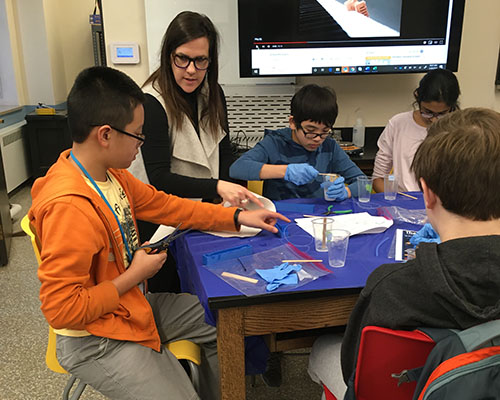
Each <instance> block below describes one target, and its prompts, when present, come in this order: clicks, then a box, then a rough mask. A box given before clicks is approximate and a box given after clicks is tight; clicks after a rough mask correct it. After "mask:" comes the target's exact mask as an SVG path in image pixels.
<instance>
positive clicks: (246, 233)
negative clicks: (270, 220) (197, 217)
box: [204, 192, 276, 237]
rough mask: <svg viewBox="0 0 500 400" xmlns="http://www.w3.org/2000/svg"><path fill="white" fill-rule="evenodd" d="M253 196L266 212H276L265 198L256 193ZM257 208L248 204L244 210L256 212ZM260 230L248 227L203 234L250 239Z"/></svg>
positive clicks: (250, 203) (270, 202) (273, 206)
mask: <svg viewBox="0 0 500 400" xmlns="http://www.w3.org/2000/svg"><path fill="white" fill-rule="evenodd" d="M252 193H253V192H252ZM254 195H255V196H256V197H257V198H258V199H259V200H260V201H261V202H262V203H263V204H264V208H265V209H266V210H269V211H276V206H275V205H274V203H273V202H272V201H271V200H269V199H268V198H267V197H264V196H261V195H260V194H257V193H254ZM224 206H225V207H228V206H229V204H224ZM258 208H259V206H258V205H256V204H254V203H252V202H248V204H247V206H246V209H247V210H249V211H251V210H257V209H258ZM261 230H262V229H259V228H250V227H249V226H242V227H241V229H240V231H239V232H229V231H220V232H209V231H204V232H205V233H209V234H211V235H214V236H219V237H251V236H255V235H257V234H258V233H259V232H260V231H261Z"/></svg>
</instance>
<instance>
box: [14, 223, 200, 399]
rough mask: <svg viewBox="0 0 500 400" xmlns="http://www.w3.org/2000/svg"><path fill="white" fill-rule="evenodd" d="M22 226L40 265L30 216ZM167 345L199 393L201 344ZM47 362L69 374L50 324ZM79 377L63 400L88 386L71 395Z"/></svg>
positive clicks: (73, 379)
mask: <svg viewBox="0 0 500 400" xmlns="http://www.w3.org/2000/svg"><path fill="white" fill-rule="evenodd" d="M21 228H22V230H23V231H24V232H25V233H26V234H27V235H28V236H29V237H30V240H31V245H32V246H33V252H34V253H35V257H36V261H37V263H38V265H40V263H41V258H40V251H39V242H38V241H37V237H36V235H35V233H34V232H33V230H32V229H31V226H30V222H29V219H28V216H27V215H25V216H24V217H23V219H22V220H21ZM165 347H166V348H167V349H168V350H170V352H171V353H172V354H173V355H174V356H175V357H176V358H177V359H178V360H186V362H187V364H188V366H189V375H190V378H191V382H192V383H193V387H194V389H195V390H196V392H197V393H200V392H199V388H200V373H199V370H198V367H199V365H200V364H201V354H200V346H199V345H197V344H196V343H193V342H191V341H189V340H178V341H175V342H171V343H168V344H166V345H165ZM45 363H46V364H47V367H48V368H49V369H50V370H51V371H54V372H58V373H61V374H68V371H66V370H65V369H64V368H63V367H61V365H60V364H59V361H57V356H56V333H55V332H54V329H53V328H52V327H51V326H50V325H49V340H48V343H47V351H46V352H45ZM77 380H78V379H77V378H76V377H75V376H73V375H70V378H69V380H68V383H67V384H66V386H65V388H64V391H63V396H62V398H63V400H78V399H79V398H80V396H81V394H82V393H83V391H84V390H85V387H86V386H87V384H86V383H84V382H82V381H79V382H78V384H77V386H76V388H75V390H74V391H73V393H72V394H71V397H69V396H70V392H71V389H72V388H73V386H74V384H75V383H76V382H77Z"/></svg>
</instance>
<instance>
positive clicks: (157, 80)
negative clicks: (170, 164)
mask: <svg viewBox="0 0 500 400" xmlns="http://www.w3.org/2000/svg"><path fill="white" fill-rule="evenodd" d="M202 37H206V38H207V39H208V44H209V58H210V66H209V67H208V70H207V75H206V77H205V79H206V80H207V82H208V89H209V90H208V99H207V101H206V102H205V103H204V104H205V106H204V107H203V109H202V110H201V120H203V119H205V118H206V119H207V123H208V126H209V127H210V128H211V131H212V132H213V133H214V134H215V133H216V132H217V130H218V128H219V127H224V126H225V120H224V118H225V117H224V107H223V103H222V96H221V91H220V89H219V84H218V78H219V62H218V58H219V50H218V47H219V34H218V33H217V30H216V29H215V26H214V25H213V23H212V21H210V19H209V18H208V17H207V16H206V15H203V14H198V13H196V12H191V11H183V12H181V13H180V14H178V15H177V16H176V17H175V18H174V19H173V20H172V22H171V23H170V25H169V26H168V28H167V31H166V32H165V35H164V36H163V42H162V47H161V57H160V67H159V68H158V69H157V70H156V71H154V72H153V73H152V74H151V75H150V77H149V78H148V79H147V80H146V82H145V83H144V85H147V84H148V83H151V84H153V85H154V86H155V87H157V88H158V89H159V91H160V93H161V96H162V97H163V100H164V101H165V106H166V107H167V108H168V110H169V112H170V116H171V118H172V119H173V121H172V125H173V126H176V127H178V128H179V127H180V125H181V123H182V114H186V115H187V116H188V117H190V118H191V111H190V107H189V105H188V103H187V102H186V100H185V99H184V98H183V96H182V94H181V93H180V91H179V89H178V85H177V83H176V82H175V78H174V74H173V71H172V54H173V52H174V51H175V49H176V48H178V47H179V46H182V45H183V44H185V43H187V42H190V41H192V40H195V39H199V38H202ZM194 118H196V116H194Z"/></svg>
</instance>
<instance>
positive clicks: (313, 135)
mask: <svg viewBox="0 0 500 400" xmlns="http://www.w3.org/2000/svg"><path fill="white" fill-rule="evenodd" d="M299 129H300V130H301V131H302V132H304V136H305V137H306V139H316V138H317V137H319V138H321V139H326V138H327V137H329V136H332V135H333V129H330V130H329V131H328V132H325V133H316V132H313V131H309V130H306V129H304V128H302V124H299Z"/></svg>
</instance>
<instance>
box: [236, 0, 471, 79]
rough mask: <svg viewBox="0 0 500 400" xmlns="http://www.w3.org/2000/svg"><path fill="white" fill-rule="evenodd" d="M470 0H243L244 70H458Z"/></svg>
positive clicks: (274, 73)
mask: <svg viewBox="0 0 500 400" xmlns="http://www.w3.org/2000/svg"><path fill="white" fill-rule="evenodd" d="M464 3H465V0H440V1H436V0H419V1H414V0H238V35H239V53H240V54H239V56H240V76H241V77H252V76H259V77H260V76H290V75H316V74H366V73H369V74H373V73H408V72H425V70H429V69H433V68H448V69H451V70H454V71H456V68H457V66H458V54H459V48H460V39H461V31H462V21H463V10H464Z"/></svg>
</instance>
